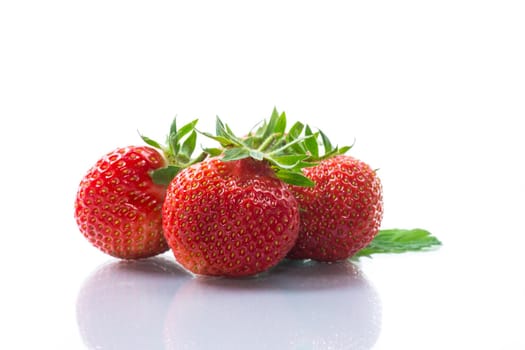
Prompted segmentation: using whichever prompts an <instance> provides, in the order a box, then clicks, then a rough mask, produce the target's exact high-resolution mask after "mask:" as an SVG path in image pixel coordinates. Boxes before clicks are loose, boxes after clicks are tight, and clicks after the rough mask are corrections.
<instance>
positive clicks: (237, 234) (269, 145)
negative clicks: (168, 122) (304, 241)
mask: <svg viewBox="0 0 525 350" xmlns="http://www.w3.org/2000/svg"><path fill="white" fill-rule="evenodd" d="M285 128H286V116H285V114H284V113H282V114H279V113H277V111H275V110H274V113H273V114H272V117H271V118H270V120H269V122H268V123H266V122H265V123H264V124H263V126H261V127H260V128H259V129H258V130H257V131H256V132H254V133H249V134H248V135H247V136H246V137H244V138H239V137H237V136H235V135H234V134H233V133H232V132H231V130H230V128H229V127H228V126H227V125H225V124H223V123H222V121H220V119H217V126H216V130H217V135H211V134H208V133H204V134H205V135H206V136H209V137H211V138H213V139H215V140H217V141H219V142H220V144H221V146H222V148H220V149H207V150H206V151H207V152H208V153H209V154H210V155H212V156H213V157H212V158H209V159H207V160H205V161H203V162H201V163H198V164H195V165H193V166H191V167H189V168H186V169H184V170H182V171H181V172H180V173H178V174H177V176H175V178H174V179H173V181H172V182H171V183H170V185H169V187H168V190H167V195H166V199H165V202H164V207H163V227H164V234H165V237H166V239H167V241H168V244H169V245H170V247H171V249H172V251H173V253H174V255H175V258H176V259H177V261H178V262H179V263H180V264H182V265H183V266H184V267H186V268H187V269H188V270H190V271H191V272H193V273H195V274H202V275H218V276H231V277H238V276H250V275H255V274H257V273H260V272H262V271H266V270H268V269H270V268H271V267H273V266H275V265H276V264H277V263H278V262H280V261H281V260H282V259H283V258H284V257H285V256H286V254H288V252H289V251H290V249H291V248H292V247H293V245H294V243H295V241H296V239H297V235H298V232H299V210H298V205H297V200H296V199H295V198H294V196H293V194H292V193H291V191H290V190H289V188H288V187H287V185H286V184H285V182H288V183H291V184H295V185H307V186H308V185H313V183H312V182H311V181H310V180H309V179H308V178H306V177H305V176H304V175H302V173H301V171H300V169H301V168H302V167H303V166H304V164H303V162H302V160H303V159H304V158H306V157H307V155H305V154H299V153H297V152H293V150H291V147H292V146H293V145H297V144H298V143H300V142H301V141H302V140H303V139H304V138H295V139H294V140H286V133H285ZM296 129H297V127H296Z"/></svg>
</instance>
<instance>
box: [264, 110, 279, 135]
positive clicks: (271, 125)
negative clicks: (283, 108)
mask: <svg viewBox="0 0 525 350" xmlns="http://www.w3.org/2000/svg"><path fill="white" fill-rule="evenodd" d="M278 121H279V113H278V112H277V109H276V108H275V107H274V108H273V111H272V116H271V117H270V121H269V122H268V125H266V128H265V129H264V134H263V135H262V138H263V140H264V139H266V138H268V137H270V135H271V134H273V133H275V127H276V125H277V124H278Z"/></svg>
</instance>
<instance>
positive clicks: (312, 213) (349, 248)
mask: <svg viewBox="0 0 525 350" xmlns="http://www.w3.org/2000/svg"><path fill="white" fill-rule="evenodd" d="M303 172H304V175H305V176H307V177H308V178H309V179H310V180H312V181H313V182H315V187H311V188H307V187H299V186H292V187H290V188H291V190H292V191H293V193H294V195H295V197H296V198H297V200H298V202H299V207H300V208H301V228H300V233H299V238H298V240H297V243H296V245H295V246H294V248H293V249H292V250H291V251H290V253H289V254H288V257H289V258H293V259H314V260H319V261H338V260H344V259H347V258H349V257H351V256H352V255H354V254H355V253H356V252H358V251H359V250H361V249H362V248H364V247H365V246H367V245H368V244H369V243H370V242H371V241H372V240H373V239H374V237H375V236H376V234H377V233H378V231H379V227H380V224H381V219H382V216H383V201H382V198H383V197H382V187H381V182H380V180H379V178H378V177H377V174H376V172H375V171H374V170H372V168H370V166H369V165H368V164H366V163H364V162H362V161H360V160H358V159H355V158H353V157H350V156H346V155H336V156H333V157H329V158H327V159H324V160H321V161H320V163H319V164H318V165H316V166H313V167H309V168H305V169H303Z"/></svg>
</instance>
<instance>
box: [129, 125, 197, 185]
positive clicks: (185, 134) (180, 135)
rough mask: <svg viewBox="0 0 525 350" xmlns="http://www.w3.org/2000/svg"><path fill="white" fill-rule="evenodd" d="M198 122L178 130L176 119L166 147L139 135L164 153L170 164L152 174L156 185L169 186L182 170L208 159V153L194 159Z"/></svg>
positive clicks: (171, 127) (167, 137)
mask: <svg viewBox="0 0 525 350" xmlns="http://www.w3.org/2000/svg"><path fill="white" fill-rule="evenodd" d="M197 122H198V119H195V120H192V121H191V122H189V123H187V124H184V125H183V126H182V127H181V128H180V129H177V117H175V118H174V119H173V121H172V122H171V125H170V133H169V134H168V135H167V136H166V145H165V146H164V145H161V144H160V143H159V142H157V141H155V140H153V139H150V138H149V137H147V136H144V135H141V134H140V133H139V135H140V137H141V138H142V140H143V141H144V142H145V143H146V144H148V145H150V146H152V147H154V148H156V149H158V150H160V151H162V154H163V156H164V158H165V159H166V161H167V163H168V165H167V166H166V167H164V168H161V169H157V170H155V171H153V172H151V174H150V176H151V178H152V180H153V182H154V183H156V184H160V185H167V184H169V183H170V181H171V180H172V179H173V177H174V176H175V175H176V174H177V173H178V172H179V171H180V170H181V169H183V168H186V167H188V166H190V165H192V164H195V163H198V162H201V161H203V160H204V159H205V158H206V157H207V153H205V152H201V153H200V154H198V155H197V156H196V157H194V158H192V156H193V153H194V151H195V147H196V145H197V133H196V129H195V126H196V125H197Z"/></svg>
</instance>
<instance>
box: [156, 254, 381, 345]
mask: <svg viewBox="0 0 525 350" xmlns="http://www.w3.org/2000/svg"><path fill="white" fill-rule="evenodd" d="M380 324H381V307H380V303H379V298H378V295H377V293H376V292H375V290H374V289H373V287H372V286H371V285H370V284H369V283H368V282H367V280H366V279H365V278H364V277H363V275H362V274H361V273H360V271H359V270H358V268H357V267H356V266H355V265H353V264H351V263H350V262H344V263H337V264H322V263H314V262H307V263H305V262H297V261H285V262H283V263H282V264H280V265H279V266H278V267H277V268H276V269H274V270H273V271H271V272H270V273H267V274H264V275H261V276H259V277H257V278H250V279H233V280H232V279H214V278H194V279H191V280H189V281H188V282H187V283H185V284H184V285H183V286H182V287H181V288H180V289H179V290H178V291H177V293H176V294H175V295H174V298H173V301H172V303H171V306H170V309H169V313H168V315H167V318H166V322H165V326H164V332H165V334H164V336H165V342H166V343H165V345H166V348H167V349H196V350H197V349H370V348H372V346H373V345H374V343H375V342H376V340H377V338H378V336H379V332H380Z"/></svg>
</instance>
